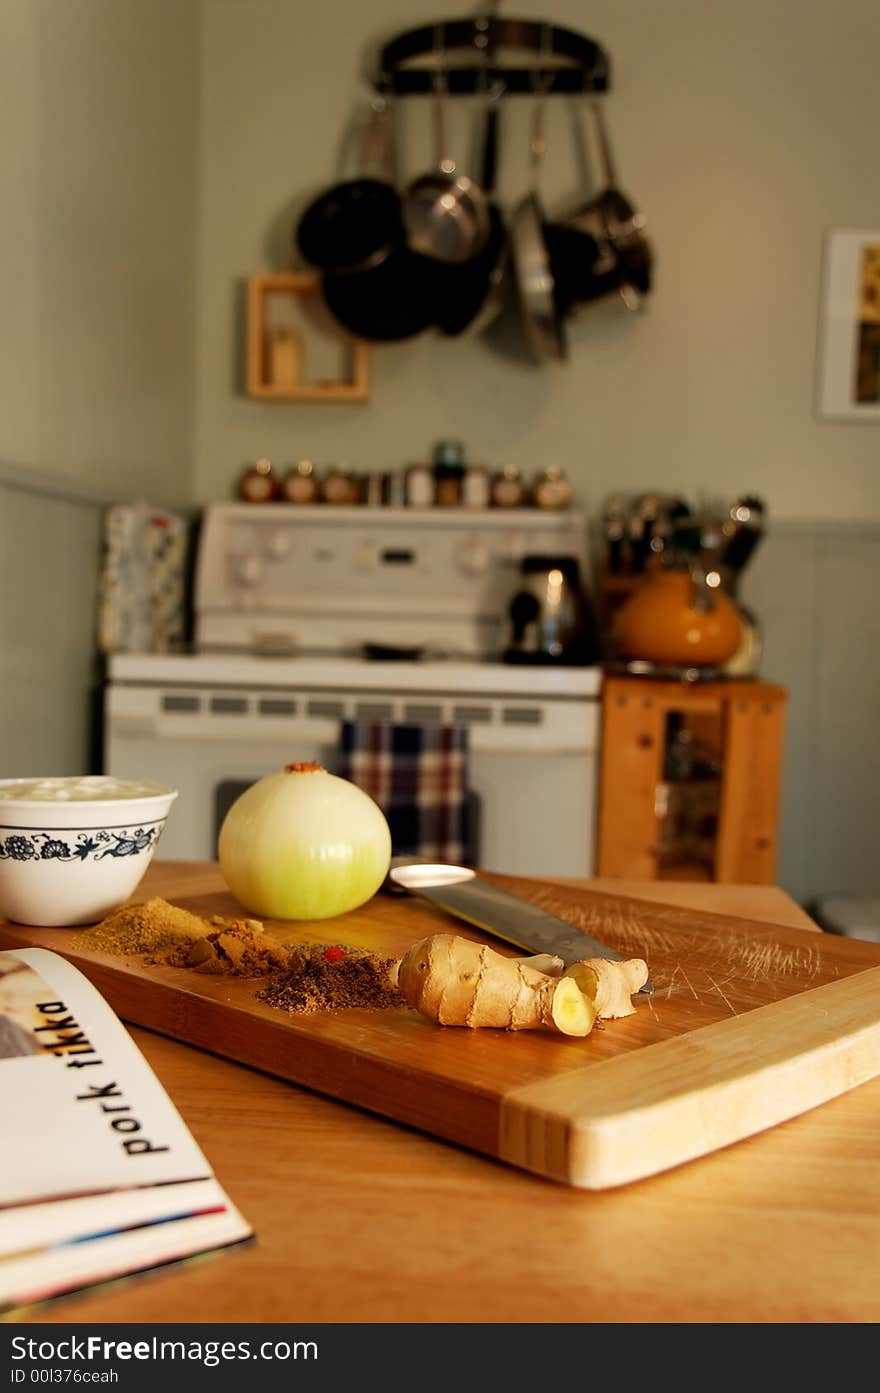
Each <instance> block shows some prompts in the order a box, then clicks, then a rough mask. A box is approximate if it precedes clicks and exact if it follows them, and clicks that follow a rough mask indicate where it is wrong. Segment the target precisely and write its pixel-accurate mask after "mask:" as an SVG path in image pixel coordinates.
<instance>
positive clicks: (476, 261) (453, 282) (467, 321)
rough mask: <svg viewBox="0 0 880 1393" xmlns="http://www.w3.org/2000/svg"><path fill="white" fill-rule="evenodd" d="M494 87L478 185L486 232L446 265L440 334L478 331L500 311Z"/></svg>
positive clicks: (501, 236)
mask: <svg viewBox="0 0 880 1393" xmlns="http://www.w3.org/2000/svg"><path fill="white" fill-rule="evenodd" d="M500 96H501V91H500V89H498V90H497V91H495V92H494V93H492V94H491V95H490V96H489V97H488V102H487V106H486V125H485V130H484V135H483V171H482V188H483V192H484V194H486V195H487V208H488V214H489V236H488V238H487V241H486V245H485V246H484V247H483V250H482V251H480V252H478V253H477V255H476V256H472V257H471V259H470V260H469V261H466V262H464V264H463V265H461V266H455V267H452V268H450V271H449V274H448V276H447V295H446V297H445V303H444V307H443V310H442V311H441V316H440V329H441V330H442V332H443V333H444V334H449V335H457V334H463V333H465V332H467V334H468V335H469V336H470V335H476V334H481V333H482V332H483V330H484V329H487V328H488V327H489V325H490V324H491V323H492V321H493V320H494V319H495V318H497V316H498V314H500V312H501V308H502V305H503V302H504V279H505V272H506V267H507V262H508V240H507V230H506V228H505V226H504V219H503V218H502V216H501V210H500V208H499V207H498V204H497V203H495V202H494V200H492V199H491V197H489V195H491V194H493V193H494V192H495V171H496V167H497V163H498V100H499V98H500Z"/></svg>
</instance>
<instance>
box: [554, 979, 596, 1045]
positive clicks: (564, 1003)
mask: <svg viewBox="0 0 880 1393" xmlns="http://www.w3.org/2000/svg"><path fill="white" fill-rule="evenodd" d="M550 1010H551V1014H552V1016H553V1024H554V1025H555V1026H556V1029H557V1030H559V1031H561V1032H562V1034H563V1035H589V1033H590V1031H591V1030H592V1029H593V1022H594V1021H595V1019H596V1008H595V1007H594V1005H593V1003H592V1001H591V999H590V997H589V996H587V995H585V994H584V992H583V991H582V990H581V988H580V986H579V984H578V983H577V981H576V980H575V978H574V977H560V978H559V982H558V985H557V987H556V990H555V992H554V993H553V1003H552V1006H551V1008H550Z"/></svg>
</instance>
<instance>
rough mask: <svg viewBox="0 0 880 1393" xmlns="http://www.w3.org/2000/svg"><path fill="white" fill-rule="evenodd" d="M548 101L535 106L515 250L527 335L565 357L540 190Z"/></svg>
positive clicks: (535, 349) (547, 354)
mask: <svg viewBox="0 0 880 1393" xmlns="http://www.w3.org/2000/svg"><path fill="white" fill-rule="evenodd" d="M544 104H545V98H544V96H543V94H542V95H540V96H538V97H537V99H536V101H535V103H534V107H533V110H532V133H531V140H530V142H529V149H530V153H531V189H530V190H529V192H528V193H527V194H526V195H525V197H524V198H522V199H520V202H519V203H518V204H517V206H516V208H515V209H514V211H513V218H512V221H511V231H510V240H511V250H512V253H513V264H514V267H515V270H516V283H517V288H518V290H519V298H520V304H521V308H522V313H523V322H524V325H525V330H526V337H527V339H528V342H529V346H530V348H531V350H532V353H533V355H534V357H535V358H536V359H537V360H538V361H539V362H542V361H543V360H545V359H547V358H551V359H556V360H561V359H563V358H565V357H566V356H567V353H568V346H567V342H566V338H565V332H564V328H563V324H562V317H561V315H560V313H559V309H558V307H557V304H556V293H555V285H554V279H553V268H552V265H551V262H550V255H549V252H548V249H547V243H546V241H545V237H544V225H545V218H544V209H543V205H542V203H541V198H540V195H539V193H538V171H539V169H540V164H541V158H542V156H543V154H544V148H545V146H544Z"/></svg>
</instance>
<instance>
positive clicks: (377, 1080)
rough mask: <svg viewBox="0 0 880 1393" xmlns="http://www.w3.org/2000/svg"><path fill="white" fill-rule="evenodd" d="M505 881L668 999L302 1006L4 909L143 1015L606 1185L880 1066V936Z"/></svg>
mask: <svg viewBox="0 0 880 1393" xmlns="http://www.w3.org/2000/svg"><path fill="white" fill-rule="evenodd" d="M488 878H490V879H492V880H494V881H495V882H496V883H497V884H499V885H502V886H504V887H505V888H507V889H509V890H512V891H514V892H515V893H517V894H520V895H523V896H524V897H525V898H527V899H530V900H533V901H534V902H535V903H537V904H540V905H541V906H542V907H543V908H545V909H547V910H548V911H550V912H551V913H554V914H558V915H560V916H561V917H563V918H566V919H568V920H569V921H570V922H572V923H573V924H576V925H578V926H580V927H581V928H583V929H585V930H587V931H588V932H590V933H591V934H593V935H594V936H595V937H597V938H600V939H601V940H602V941H604V942H605V943H607V944H608V945H609V946H611V947H613V948H616V949H617V950H618V951H620V952H622V953H624V954H626V955H627V956H633V957H642V958H645V960H646V961H647V963H648V966H649V968H650V972H651V977H652V980H653V982H654V987H655V991H654V995H653V997H650V998H648V997H642V996H639V997H636V998H635V1001H636V1005H637V1011H636V1014H635V1015H634V1016H631V1017H628V1018H626V1019H624V1020H619V1021H608V1022H607V1023H605V1027H604V1029H601V1030H599V1029H595V1030H594V1031H593V1033H592V1034H591V1035H590V1036H588V1037H587V1038H586V1039H571V1038H566V1037H562V1036H555V1035H552V1034H545V1033H533V1032H516V1033H512V1032H511V1033H509V1032H506V1031H495V1030H464V1029H454V1028H448V1027H442V1026H437V1025H433V1024H431V1023H430V1022H428V1021H426V1020H424V1019H423V1018H422V1017H420V1016H419V1015H417V1014H416V1013H415V1012H413V1011H409V1010H406V1009H401V1010H391V1011H369V1010H344V1011H343V1010H340V1011H329V1012H324V1013H321V1014H317V1015H291V1014H289V1013H287V1012H282V1011H279V1010H278V1009H276V1008H273V1007H270V1006H267V1005H265V1004H263V1003H260V1002H258V1001H257V1000H256V999H255V992H256V988H257V984H256V983H255V982H254V981H244V980H240V979H232V978H218V977H210V976H204V975H201V974H199V973H195V972H193V971H191V970H188V969H182V968H160V967H150V966H146V965H145V964H144V963H143V962H142V960H141V959H139V958H121V957H112V956H108V955H106V954H98V953H88V952H84V951H83V950H82V949H81V948H79V947H77V946H76V945H75V942H74V940H75V938H76V936H77V935H78V934H79V933H80V932H81V930H76V929H36V928H27V927H24V926H21V925H17V924H8V923H7V924H0V947H20V946H40V947H45V948H51V949H53V950H54V951H56V952H59V953H61V954H63V955H64V956H65V957H66V958H69V959H70V961H71V962H74V963H76V964H77V966H78V967H80V968H81V969H82V971H84V972H85V973H86V975H87V976H88V977H89V978H90V979H91V980H92V981H93V982H94V983H95V985H96V986H97V987H98V988H99V990H100V991H101V992H102V993H103V994H104V996H105V997H106V999H107V1000H108V1001H109V1002H110V1004H111V1005H112V1006H113V1007H114V1009H115V1010H116V1011H117V1013H118V1014H119V1015H120V1016H121V1017H122V1018H123V1019H124V1020H127V1021H130V1022H132V1023H134V1024H136V1025H142V1026H147V1027H149V1028H150V1029H153V1030H157V1031H160V1032H161V1033H163V1034H165V1035H169V1036H171V1037H173V1038H174V1039H177V1040H181V1041H183V1042H185V1043H187V1044H189V1045H195V1046H198V1047H200V1048H202V1049H207V1050H211V1051H213V1052H214V1053H216V1054H220V1055H223V1056H225V1057H227V1058H229V1059H232V1060H235V1061H236V1062H238V1063H240V1064H247V1065H251V1066H253V1067H255V1068H257V1069H262V1070H265V1071H266V1072H268V1073H271V1074H275V1075H278V1076H280V1077H281V1078H284V1079H288V1080H291V1081H292V1082H295V1083H298V1084H303V1085H306V1086H307V1087H309V1088H313V1089H316V1090H317V1091H319V1092H321V1093H327V1094H330V1095H332V1096H333V1097H335V1098H339V1099H341V1100H344V1101H345V1102H347V1103H354V1104H357V1105H358V1106H360V1107H365V1108H369V1109H372V1110H373V1111H375V1112H378V1113H382V1114H384V1115H386V1116H388V1117H392V1118H395V1119H397V1120H398V1121H400V1122H404V1123H407V1124H409V1125H411V1126H415V1127H418V1128H421V1129H423V1130H425V1131H427V1132H431V1133H433V1134H435V1135H436V1136H439V1137H444V1138H446V1139H448V1140H449V1141H452V1142H456V1143H459V1144H462V1145H464V1146H468V1147H472V1148H475V1149H477V1150H479V1151H483V1152H486V1153H488V1154H489V1155H490V1156H494V1157H498V1158H500V1159H501V1160H504V1161H507V1162H510V1163H512V1164H513V1165H516V1166H520V1167H523V1168H524V1169H527V1170H530V1171H534V1172H537V1173H538V1174H540V1175H544V1176H549V1177H552V1178H553V1179H556V1180H560V1181H563V1182H564V1183H567V1184H570V1185H576V1186H582V1187H585V1188H589V1189H603V1188H606V1187H610V1186H615V1185H621V1184H624V1183H626V1182H628V1181H632V1180H637V1179H639V1178H641V1177H643V1176H647V1175H651V1174H653V1173H655V1172H657V1171H660V1170H664V1169H667V1168H668V1167H670V1166H674V1165H678V1164H680V1163H681V1162H684V1161H688V1160H692V1159H693V1158H695V1157H698V1156H701V1155H705V1154H706V1153H708V1152H710V1151H713V1150H716V1149H717V1148H718V1147H721V1146H725V1145H728V1144H729V1143H731V1142H735V1141H738V1140H740V1139H741V1138H743V1137H746V1136H749V1135H752V1134H753V1133H755V1132H758V1131H761V1130H763V1129H764V1128H767V1127H770V1126H773V1125H774V1124H776V1123H779V1122H781V1121H783V1120H785V1119H787V1118H789V1117H793V1116H795V1115H796V1114H798V1113H801V1112H804V1111H806V1110H807V1109H809V1108H812V1107H815V1106H816V1105H818V1104H820V1103H822V1102H825V1101H826V1100H827V1099H829V1098H832V1097H834V1096H836V1095H837V1094H839V1093H842V1092H844V1091H845V1090H846V1089H849V1088H852V1087H854V1086H855V1085H857V1084H859V1083H862V1082H864V1081H865V1080H866V1079H868V1078H871V1077H873V1076H874V1075H876V1074H878V1073H880V947H878V946H877V945H875V944H870V943H863V942H860V941H857V940H852V939H842V938H837V937H834V936H831V935H827V934H819V933H815V934H814V933H810V932H807V931H803V930H798V929H791V928H782V927H780V926H778V925H768V924H763V923H758V922H754V921H750V920H745V919H740V918H736V919H734V918H729V917H726V916H723V915H719V914H708V913H700V912H697V911H695V910H690V909H684V908H673V907H672V906H665V905H658V904H653V903H648V902H647V901H639V900H635V899H630V898H626V897H622V896H615V895H610V894H607V893H605V892H600V891H592V890H580V889H574V888H571V889H568V888H566V889H563V888H561V887H559V886H552V885H549V884H546V883H544V882H541V881H537V880H523V879H518V878H515V877H511V876H491V877H488ZM156 893H161V894H162V895H164V896H165V897H166V898H167V899H170V900H172V901H173V902H174V903H176V904H180V905H183V906H185V907H186V908H187V909H190V910H192V911H194V912H196V913H200V914H205V915H211V914H223V915H230V916H235V915H236V914H240V913H241V910H240V907H239V906H238V905H237V904H236V902H235V901H234V900H233V899H232V897H231V896H230V895H229V894H228V893H227V892H226V891H225V889H224V887H223V881H222V878H221V876H220V873H219V870H218V869H217V868H216V867H212V866H203V865H202V866H200V865H193V866H178V867H172V868H169V867H167V866H166V867H163V866H162V865H161V863H160V864H158V865H156V866H154V867H153V868H151V870H150V871H149V872H148V875H147V878H146V879H145V881H144V882H143V883H142V885H141V887H140V890H139V892H138V895H137V896H136V897H135V898H136V899H145V898H147V897H148V896H149V895H150V894H156ZM266 928H267V930H269V931H270V932H271V933H272V934H273V935H274V936H276V937H277V938H278V939H279V941H281V942H294V941H301V942H326V943H340V942H341V943H349V944H351V945H354V946H359V947H364V948H370V949H373V950H374V951H376V952H379V953H381V954H383V955H384V954H387V955H394V956H400V955H401V954H402V953H403V952H404V950H405V949H406V948H407V947H408V945H409V944H410V943H411V942H413V941H415V940H416V939H419V938H422V937H424V936H425V935H426V934H429V933H434V932H437V931H441V930H442V931H449V930H450V928H454V929H455V931H457V932H460V933H462V934H463V935H466V936H468V937H471V938H474V939H479V938H480V935H479V934H478V933H477V932H476V931H475V930H471V929H470V928H469V927H468V926H467V925H464V924H458V923H457V921H453V920H450V919H449V918H448V917H447V916H446V915H445V914H443V913H442V912H441V911H439V910H434V909H432V908H431V907H429V906H428V905H427V904H425V903H423V902H420V901H418V900H415V899H400V898H394V897H386V896H383V895H379V896H377V897H376V898H375V899H374V900H373V901H372V902H371V903H370V904H368V905H366V906H364V907H363V908H362V909H360V910H356V911H355V912H353V913H352V914H349V915H345V916H344V917H342V918H339V919H335V920H329V921H324V922H323V923H318V924H302V923H301V924H274V923H271V922H268V923H267V924H266ZM493 946H495V947H497V948H498V950H499V951H501V952H509V953H510V954H511V955H513V954H514V952H515V950H513V949H508V948H507V947H506V946H505V945H503V944H500V943H495V944H494V945H493Z"/></svg>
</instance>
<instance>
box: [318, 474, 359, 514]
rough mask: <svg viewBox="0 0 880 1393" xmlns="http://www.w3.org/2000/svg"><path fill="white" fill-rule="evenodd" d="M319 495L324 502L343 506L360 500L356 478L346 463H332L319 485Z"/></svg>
mask: <svg viewBox="0 0 880 1393" xmlns="http://www.w3.org/2000/svg"><path fill="white" fill-rule="evenodd" d="M321 497H322V498H323V500H324V502H325V503H335V504H337V505H343V506H344V505H350V504H352V503H357V502H359V501H360V490H359V488H358V482H357V479H356V478H355V477H354V474H353V473H352V471H351V470H350V469H349V468H348V466H347V465H344V464H334V465H333V467H332V468H331V470H330V472H329V473H328V475H327V477H326V478H325V480H324V482H323V484H322V486H321Z"/></svg>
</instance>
